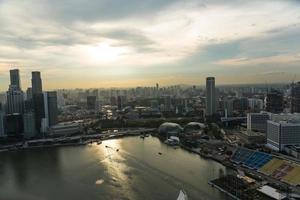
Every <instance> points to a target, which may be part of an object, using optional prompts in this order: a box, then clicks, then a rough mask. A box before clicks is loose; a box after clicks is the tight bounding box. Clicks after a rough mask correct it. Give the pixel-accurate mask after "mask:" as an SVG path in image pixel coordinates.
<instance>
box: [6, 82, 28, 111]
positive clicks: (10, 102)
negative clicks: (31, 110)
mask: <svg viewBox="0 0 300 200" xmlns="http://www.w3.org/2000/svg"><path fill="white" fill-rule="evenodd" d="M6 98H7V100H6V105H7V114H13V113H23V111H24V93H23V92H22V91H21V90H19V89H18V87H17V86H15V85H10V86H9V89H8V91H7V92H6Z"/></svg>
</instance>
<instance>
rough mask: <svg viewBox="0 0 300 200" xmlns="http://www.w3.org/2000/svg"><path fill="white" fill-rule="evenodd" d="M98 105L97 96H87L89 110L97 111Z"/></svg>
mask: <svg viewBox="0 0 300 200" xmlns="http://www.w3.org/2000/svg"><path fill="white" fill-rule="evenodd" d="M96 103H97V97H96V96H87V98H86V104H87V109H89V110H95V109H96Z"/></svg>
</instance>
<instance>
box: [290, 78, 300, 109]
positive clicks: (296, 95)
mask: <svg viewBox="0 0 300 200" xmlns="http://www.w3.org/2000/svg"><path fill="white" fill-rule="evenodd" d="M291 98H292V102H291V111H292V112H293V113H300V82H298V83H296V84H293V86H292V91H291Z"/></svg>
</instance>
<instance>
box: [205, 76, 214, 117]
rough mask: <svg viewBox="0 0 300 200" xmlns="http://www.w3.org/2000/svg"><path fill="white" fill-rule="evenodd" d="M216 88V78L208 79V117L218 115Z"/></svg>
mask: <svg viewBox="0 0 300 200" xmlns="http://www.w3.org/2000/svg"><path fill="white" fill-rule="evenodd" d="M216 104H217V102H216V88H215V77H207V78H206V115H207V116H211V115H213V114H215V113H216V110H217V109H216Z"/></svg>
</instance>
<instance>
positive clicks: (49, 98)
mask: <svg viewBox="0 0 300 200" xmlns="http://www.w3.org/2000/svg"><path fill="white" fill-rule="evenodd" d="M43 97H44V111H45V117H44V118H42V121H41V123H42V127H41V130H44V132H45V131H46V130H47V129H48V127H50V126H53V125H56V124H57V121H58V120H57V115H58V109H57V93H56V91H52V92H44V93H43Z"/></svg>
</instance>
